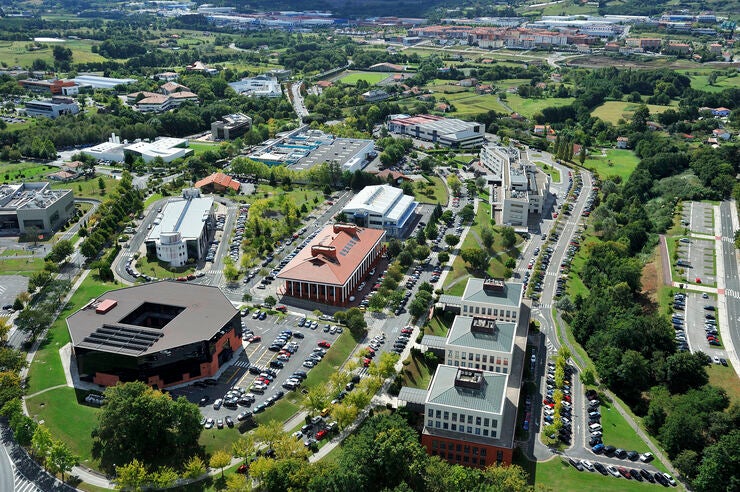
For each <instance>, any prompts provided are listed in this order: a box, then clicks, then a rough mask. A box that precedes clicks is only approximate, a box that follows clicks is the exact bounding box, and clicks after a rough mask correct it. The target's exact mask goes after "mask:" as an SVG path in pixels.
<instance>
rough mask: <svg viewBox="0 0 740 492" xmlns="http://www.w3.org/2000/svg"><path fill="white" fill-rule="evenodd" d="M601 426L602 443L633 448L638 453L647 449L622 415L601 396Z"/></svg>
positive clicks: (628, 448) (627, 448)
mask: <svg viewBox="0 0 740 492" xmlns="http://www.w3.org/2000/svg"><path fill="white" fill-rule="evenodd" d="M600 399H601V407H600V408H599V411H600V412H601V426H602V427H603V428H604V430H603V433H604V444H609V445H611V446H615V447H617V448H622V449H625V450H627V451H631V450H635V451H637V452H639V453H644V452H646V451H649V449H648V447H647V444H645V443H644V442H643V441H642V439H640V436H638V435H637V434H636V433H635V431H634V430H632V427H630V425H629V424H628V423H627V421H626V420H625V419H624V417H622V415H621V414H620V413H619V412H618V411H617V410H616V409H615V408H614V407H613V405H612V403H611V402H610V401H608V400H607V399H606V397H605V396H603V395H602V396H601V398H600Z"/></svg>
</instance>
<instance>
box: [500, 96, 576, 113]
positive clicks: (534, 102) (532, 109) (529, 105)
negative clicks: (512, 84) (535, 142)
mask: <svg viewBox="0 0 740 492" xmlns="http://www.w3.org/2000/svg"><path fill="white" fill-rule="evenodd" d="M573 101H575V98H573V97H542V98H523V97H521V96H519V95H518V94H506V101H505V103H506V104H507V105H509V106H510V107H511V109H513V110H514V111H516V112H517V113H519V114H521V115H522V116H526V117H527V118H531V117H532V116H534V115H535V113H539V112H540V111H542V110H543V109H545V108H548V107H550V106H567V105H569V104H571V103H572V102H573Z"/></svg>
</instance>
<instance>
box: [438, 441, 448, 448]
mask: <svg viewBox="0 0 740 492" xmlns="http://www.w3.org/2000/svg"><path fill="white" fill-rule="evenodd" d="M446 448H447V445H446V444H445V442H444V441H439V449H446Z"/></svg>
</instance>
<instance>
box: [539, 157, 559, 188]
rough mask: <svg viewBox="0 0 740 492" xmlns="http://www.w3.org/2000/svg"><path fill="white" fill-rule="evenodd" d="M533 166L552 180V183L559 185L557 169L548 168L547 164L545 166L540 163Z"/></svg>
mask: <svg viewBox="0 0 740 492" xmlns="http://www.w3.org/2000/svg"><path fill="white" fill-rule="evenodd" d="M535 164H537V167H539V168H540V169H542V171H544V173H545V174H547V175H548V176H550V178H552V181H553V183H560V171H559V170H558V168H556V167H553V166H550V165H549V164H545V163H544V162H541V161H538V162H535Z"/></svg>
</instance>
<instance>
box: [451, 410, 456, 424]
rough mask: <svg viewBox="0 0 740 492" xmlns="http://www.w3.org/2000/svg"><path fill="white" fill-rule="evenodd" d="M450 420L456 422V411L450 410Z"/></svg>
mask: <svg viewBox="0 0 740 492" xmlns="http://www.w3.org/2000/svg"><path fill="white" fill-rule="evenodd" d="M452 421H453V422H457V412H452Z"/></svg>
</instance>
